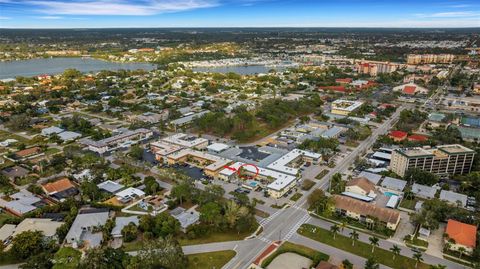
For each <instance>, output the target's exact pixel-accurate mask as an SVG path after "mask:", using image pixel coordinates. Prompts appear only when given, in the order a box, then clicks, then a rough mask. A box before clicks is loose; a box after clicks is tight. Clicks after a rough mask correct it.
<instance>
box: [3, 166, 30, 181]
mask: <svg viewBox="0 0 480 269" xmlns="http://www.w3.org/2000/svg"><path fill="white" fill-rule="evenodd" d="M28 173H29V171H28V170H27V169H25V168H23V167H21V166H18V165H16V166H12V167H8V168H5V169H3V170H2V174H4V175H5V176H7V177H9V178H16V177H24V176H26V175H28Z"/></svg>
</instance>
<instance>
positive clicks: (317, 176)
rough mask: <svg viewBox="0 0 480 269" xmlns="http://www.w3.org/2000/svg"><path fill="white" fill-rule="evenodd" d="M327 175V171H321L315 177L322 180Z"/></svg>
mask: <svg viewBox="0 0 480 269" xmlns="http://www.w3.org/2000/svg"><path fill="white" fill-rule="evenodd" d="M327 174H328V170H327V169H325V170H322V172H320V173H318V175H316V176H315V178H316V179H322V178H323V177H324V176H326V175H327Z"/></svg>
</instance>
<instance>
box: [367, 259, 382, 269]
mask: <svg viewBox="0 0 480 269" xmlns="http://www.w3.org/2000/svg"><path fill="white" fill-rule="evenodd" d="M378 268H380V265H379V264H378V262H377V261H376V260H375V258H373V257H370V258H368V259H367V260H366V261H365V268H364V269H378Z"/></svg>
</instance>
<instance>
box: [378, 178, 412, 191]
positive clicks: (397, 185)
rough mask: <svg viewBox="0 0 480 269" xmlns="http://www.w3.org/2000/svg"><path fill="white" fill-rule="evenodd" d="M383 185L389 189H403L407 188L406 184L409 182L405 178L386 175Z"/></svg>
mask: <svg viewBox="0 0 480 269" xmlns="http://www.w3.org/2000/svg"><path fill="white" fill-rule="evenodd" d="M381 185H382V187H384V188H387V189H391V190H396V191H403V189H405V186H406V185H407V182H406V181H405V180H401V179H396V178H393V177H385V178H384V179H383V181H382V184H381Z"/></svg>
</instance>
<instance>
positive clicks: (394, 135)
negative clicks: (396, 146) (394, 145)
mask: <svg viewBox="0 0 480 269" xmlns="http://www.w3.org/2000/svg"><path fill="white" fill-rule="evenodd" d="M388 136H389V137H390V138H391V139H393V141H395V142H400V141H403V140H405V139H406V138H407V136H408V133H406V132H403V131H390V134H389V135H388Z"/></svg>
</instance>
